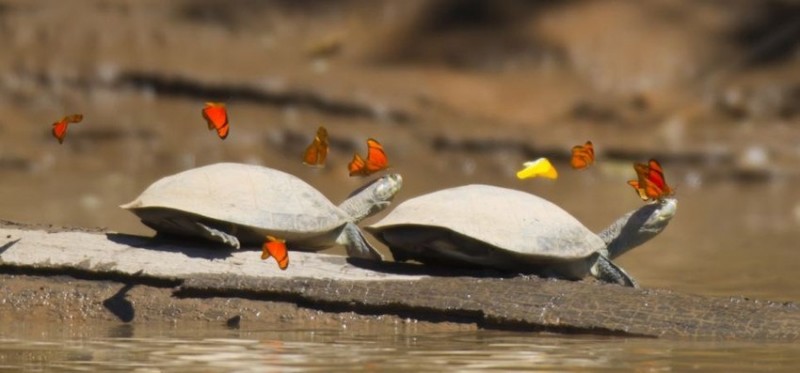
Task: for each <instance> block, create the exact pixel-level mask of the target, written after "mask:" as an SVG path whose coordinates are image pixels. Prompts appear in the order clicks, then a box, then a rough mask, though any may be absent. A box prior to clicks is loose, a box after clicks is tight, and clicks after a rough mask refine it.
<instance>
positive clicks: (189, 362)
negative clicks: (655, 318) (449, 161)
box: [0, 324, 800, 372]
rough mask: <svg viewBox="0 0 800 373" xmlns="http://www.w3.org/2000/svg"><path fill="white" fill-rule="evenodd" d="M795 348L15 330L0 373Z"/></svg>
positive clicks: (365, 365)
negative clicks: (5, 372)
mask: <svg viewBox="0 0 800 373" xmlns="http://www.w3.org/2000/svg"><path fill="white" fill-rule="evenodd" d="M798 368H800V344H797V343H795V344H780V343H760V342H714V341H681V342H679V343H676V342H675V341H665V340H656V339H625V338H610V337H580V336H576V337H564V336H554V335H541V334H531V333H514V332H500V331H486V330H480V331H470V332H446V333H443V332H438V333H437V332H434V333H431V332H426V333H413V332H412V333H407V332H399V333H398V332H388V333H381V332H370V333H363V334H362V333H351V332H347V331H341V330H291V329H288V330H231V329H226V328H221V327H209V326H208V324H202V325H191V324H181V325H158V324H148V325H135V326H133V325H121V326H120V325H100V326H95V327H93V328H89V329H88V330H87V328H81V329H80V330H70V329H62V330H60V331H56V330H55V329H54V328H48V329H46V330H41V329H38V330H37V328H36V327H32V326H31V327H26V326H18V327H17V330H16V331H15V332H11V333H3V337H0V371H7V370H8V371H10V370H26V371H32V372H36V371H63V372H81V371H104V372H113V371H136V372H273V371H276V372H292V371H320V372H330V371H359V372H387V371H398V372H408V371H418V372H427V371H431V372H440V371H458V372H480V371H543V372H548V371H549V372H571V371H581V372H583V371H619V370H624V371H637V372H669V371H678V372H681V371H688V370H698V371H754V372H756V371H758V372H764V371H786V372H790V371H797V369H798Z"/></svg>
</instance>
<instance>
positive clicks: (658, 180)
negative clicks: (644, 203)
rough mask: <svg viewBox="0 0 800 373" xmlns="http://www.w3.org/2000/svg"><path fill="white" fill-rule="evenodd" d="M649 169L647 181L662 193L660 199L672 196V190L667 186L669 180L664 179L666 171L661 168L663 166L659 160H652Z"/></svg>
mask: <svg viewBox="0 0 800 373" xmlns="http://www.w3.org/2000/svg"><path fill="white" fill-rule="evenodd" d="M648 168H649V170H648V171H649V172H648V173H647V180H649V181H650V182H651V183H652V184H654V185H655V187H657V188H658V190H659V192H660V194H659V198H662V197H665V196H668V195H671V194H672V188H670V187H669V185H667V179H666V178H664V169H663V168H661V164H660V163H658V161H657V160H655V159H651V160H650V161H649V162H648Z"/></svg>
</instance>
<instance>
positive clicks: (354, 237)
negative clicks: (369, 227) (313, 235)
mask: <svg viewBox="0 0 800 373" xmlns="http://www.w3.org/2000/svg"><path fill="white" fill-rule="evenodd" d="M336 243H338V244H341V245H344V246H345V247H346V248H347V256H350V257H353V258H361V259H369V260H377V261H382V260H383V255H381V253H379V252H378V250H375V248H374V247H372V245H371V244H370V243H369V242H368V241H367V239H366V238H365V237H364V234H362V233H361V229H360V228H359V227H358V226H357V225H355V224H353V223H347V224H345V226H344V228H343V229H342V233H341V235H339V238H338V239H337V240H336Z"/></svg>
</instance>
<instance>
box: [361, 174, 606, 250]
mask: <svg viewBox="0 0 800 373" xmlns="http://www.w3.org/2000/svg"><path fill="white" fill-rule="evenodd" d="M366 229H367V231H369V232H370V233H372V234H373V235H375V236H376V237H377V238H378V239H379V240H381V241H383V242H384V243H386V244H387V245H389V246H390V248H392V251H393V253H395V252H396V249H398V248H395V247H392V243H391V242H387V241H386V240H385V239H384V238H383V235H384V234H385V233H386V232H388V231H390V230H395V233H397V232H403V234H406V235H418V236H420V237H422V236H426V237H428V238H426V239H427V240H428V241H430V242H433V241H438V242H439V244H438V245H439V248H441V247H446V250H449V251H451V252H452V251H453V250H455V251H456V254H458V251H459V250H461V251H463V252H464V253H466V251H467V250H472V249H470V247H472V248H474V247H475V242H478V243H483V244H487V246H488V247H491V248H492V250H501V251H506V252H508V253H509V254H511V255H508V256H503V258H504V259H502V260H513V259H511V258H515V257H524V258H526V259H534V260H535V259H537V258H539V259H542V260H543V261H572V260H578V259H583V258H587V257H589V256H590V255H592V254H593V253H595V252H597V251H598V250H600V249H602V248H604V247H605V243H604V242H603V240H602V239H601V238H600V237H598V236H597V235H596V234H595V233H593V232H592V231H590V230H589V229H588V228H586V227H585V226H584V225H583V224H581V223H580V222H579V221H578V220H577V219H576V218H574V217H573V216H572V215H570V214H569V213H568V212H566V211H564V210H563V209H561V208H560V207H558V206H556V205H555V204H553V203H552V202H549V201H547V200H545V199H543V198H541V197H538V196H535V195H533V194H529V193H525V192H521V191H517V190H513V189H507V188H501V187H496V186H489V185H467V186H462V187H457V188H451V189H445V190H441V191H437V192H434V193H430V194H426V195H422V196H419V197H416V198H413V199H410V200H407V201H405V202H403V203H401V204H400V205H398V206H397V207H396V208H395V209H394V210H393V211H392V212H391V213H390V214H389V215H388V216H386V217H385V218H383V219H382V220H380V221H379V222H377V223H375V224H373V225H371V226H369V227H367V228H366ZM452 233H456V234H452ZM453 241H455V242H453ZM442 243H444V244H445V245H442ZM399 250H404V249H399ZM469 255H474V252H473V253H469ZM486 255H489V254H486ZM449 257H451V258H452V257H453V255H451V254H449ZM410 259H415V258H414V257H413V254H412V255H411V257H410Z"/></svg>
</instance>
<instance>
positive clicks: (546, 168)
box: [517, 157, 558, 180]
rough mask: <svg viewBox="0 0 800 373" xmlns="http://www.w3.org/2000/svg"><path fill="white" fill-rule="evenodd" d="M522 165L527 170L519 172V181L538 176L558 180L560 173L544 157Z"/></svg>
mask: <svg viewBox="0 0 800 373" xmlns="http://www.w3.org/2000/svg"><path fill="white" fill-rule="evenodd" d="M522 165H523V166H524V167H525V168H523V169H522V170H520V171H519V172H517V179H520V180H524V179H528V178H532V177H537V176H541V177H545V178H548V179H557V178H558V171H556V168H555V167H553V165H552V164H551V163H550V160H548V159H547V158H544V157H542V158H539V159H537V160H535V161H530V162H525V163H523V164H522Z"/></svg>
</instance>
